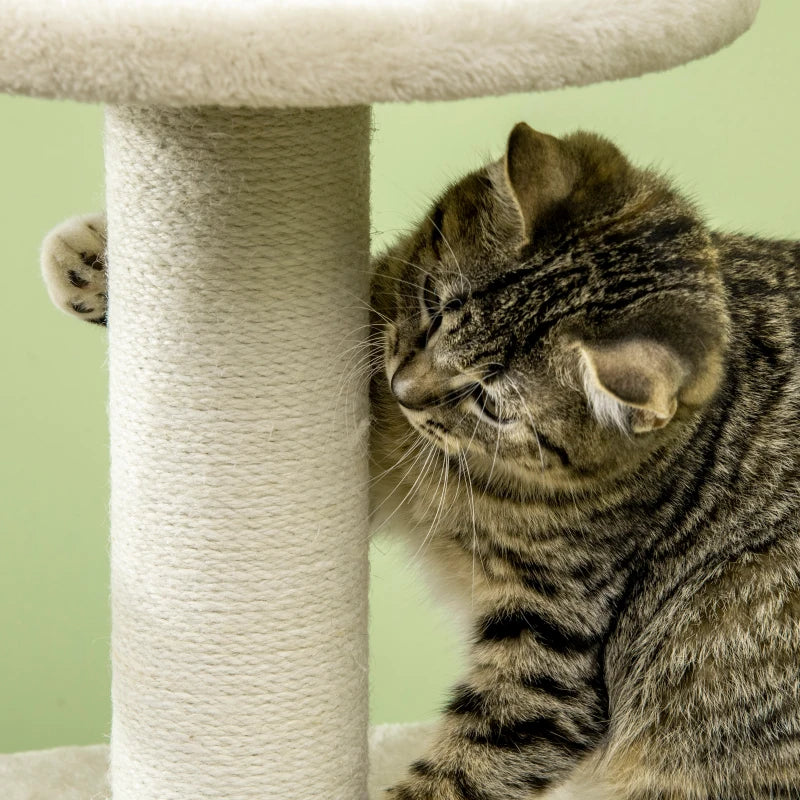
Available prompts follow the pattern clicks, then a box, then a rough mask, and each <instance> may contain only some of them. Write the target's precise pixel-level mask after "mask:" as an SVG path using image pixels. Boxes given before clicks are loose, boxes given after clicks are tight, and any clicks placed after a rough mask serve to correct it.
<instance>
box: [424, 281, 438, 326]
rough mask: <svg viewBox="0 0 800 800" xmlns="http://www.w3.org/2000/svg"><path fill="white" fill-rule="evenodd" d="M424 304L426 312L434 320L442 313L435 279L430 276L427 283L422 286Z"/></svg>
mask: <svg viewBox="0 0 800 800" xmlns="http://www.w3.org/2000/svg"><path fill="white" fill-rule="evenodd" d="M422 302H423V303H424V305H425V310H426V311H427V312H428V316H429V317H430V318H431V319H434V318H435V317H437V316H438V315H439V314H440V313H441V308H440V302H441V301H440V300H439V295H438V294H436V290H435V289H434V288H433V278H431V276H430V275H427V276H426V277H425V283H424V284H423V286H422Z"/></svg>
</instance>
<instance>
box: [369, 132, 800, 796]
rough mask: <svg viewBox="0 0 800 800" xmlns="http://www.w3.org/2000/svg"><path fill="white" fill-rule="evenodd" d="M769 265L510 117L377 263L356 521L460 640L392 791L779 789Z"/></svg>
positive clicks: (793, 332)
mask: <svg viewBox="0 0 800 800" xmlns="http://www.w3.org/2000/svg"><path fill="white" fill-rule="evenodd" d="M526 176H531V177H530V180H528V178H527V177H526ZM526 181H528V182H527V183H526ZM799 256H800V245H797V244H795V243H789V242H767V241H761V240H757V239H752V238H747V237H741V236H725V235H719V234H715V233H712V232H710V231H709V230H708V229H707V228H706V226H705V224H704V222H703V220H702V219H701V218H700V216H699V215H698V213H697V212H696V210H695V209H694V208H693V207H692V205H691V204H689V203H688V202H686V200H684V199H683V198H682V197H681V196H680V194H679V193H677V192H676V191H675V190H674V189H673V188H672V187H671V186H670V185H669V184H668V183H667V182H666V181H665V180H664V179H663V178H662V177H660V176H658V175H656V174H654V173H651V172H649V171H643V170H638V169H635V168H633V167H632V166H631V165H629V163H628V162H627V161H626V160H625V159H624V157H623V156H622V155H621V154H620V153H619V151H618V150H617V149H616V148H615V147H614V146H613V145H611V144H610V143H608V142H606V141H605V140H603V139H600V138H599V137H595V136H592V135H589V134H576V135H573V136H572V137H568V138H566V139H564V140H556V139H553V138H552V137H544V136H543V135H541V134H536V133H535V132H533V131H532V130H531V129H529V128H527V126H518V127H517V128H515V131H514V132H512V136H511V138H510V140H509V148H508V152H507V154H506V156H505V158H504V159H502V160H501V161H500V162H497V163H495V164H490V165H488V166H487V167H485V168H484V169H482V170H479V171H478V172H476V173H473V174H471V175H468V176H467V177H466V178H464V179H463V180H462V181H461V182H459V183H457V184H456V185H454V186H453V187H451V188H450V189H449V190H448V191H447V192H446V193H445V194H444V195H443V196H442V198H440V199H439V201H438V202H437V203H436V204H435V206H434V208H433V209H432V211H431V213H430V215H429V216H428V217H427V218H426V219H425V220H424V221H423V222H422V223H421V225H420V226H419V228H418V230H417V231H415V232H414V233H413V234H411V235H409V236H408V237H406V238H405V239H403V240H402V241H400V242H399V243H397V244H396V245H395V246H394V247H393V248H392V249H390V250H389V251H388V252H387V253H386V254H384V255H383V256H382V257H380V258H379V259H378V260H377V263H376V271H375V278H374V281H373V295H372V302H373V305H374V308H375V312H376V313H375V315H374V320H373V324H374V333H375V336H374V337H373V340H374V341H375V342H377V345H376V347H377V348H378V352H376V353H375V357H376V360H377V362H379V363H380V364H381V368H380V369H379V370H378V371H377V372H376V375H375V378H374V380H373V387H372V392H373V414H374V426H373V455H374V460H375V475H376V478H375V481H376V486H377V489H376V497H375V504H374V506H375V514H376V519H380V518H381V517H384V516H387V517H392V518H394V519H396V518H397V515H402V516H403V517H404V518H405V520H406V523H407V525H406V527H407V536H408V537H409V540H410V542H411V545H412V547H413V551H414V552H418V553H420V554H421V555H422V556H423V558H424V560H425V563H426V564H427V566H428V568H429V569H430V571H431V572H432V574H433V576H434V578H435V579H437V580H438V583H439V585H440V586H441V587H442V588H443V590H444V591H446V592H448V593H450V595H452V596H453V597H454V598H455V599H454V602H455V603H457V604H458V605H460V607H461V608H462V609H463V610H464V613H465V616H466V617H467V618H468V620H469V622H468V624H469V626H470V629H471V637H472V649H471V665H470V668H469V670H468V672H467V674H466V675H465V676H464V678H463V681H462V683H461V684H459V685H458V686H457V687H456V688H455V689H454V691H453V694H452V696H451V699H450V702H449V703H448V704H447V706H446V708H445V710H444V713H443V716H442V720H441V726H440V731H439V735H438V739H437V741H436V744H435V746H434V747H433V749H432V750H431V751H430V752H429V753H428V754H427V755H426V756H425V758H423V759H422V760H420V761H419V762H417V763H415V764H413V765H412V766H411V768H410V771H409V774H408V777H407V779H406V780H405V781H403V782H402V783H401V784H399V785H398V786H396V787H395V788H394V789H393V790H392V791H391V794H392V797H393V798H394V799H395V800H501V798H502V800H517V798H528V797H533V796H536V795H537V794H541V793H542V792H545V791H546V790H548V789H550V788H553V787H555V786H557V785H559V784H561V783H563V782H564V781H566V780H567V779H568V778H569V777H570V776H573V775H575V774H577V773H578V772H580V771H581V770H582V771H583V772H584V773H585V772H586V771H587V770H588V772H589V775H590V777H589V783H590V784H594V785H595V786H596V787H598V790H599V788H600V787H605V790H606V791H607V792H608V796H609V797H617V798H629V799H630V800H650V799H651V798H652V799H653V800H655V798H664V800H667V798H669V799H670V800H672V799H673V798H674V799H675V800H677V799H678V798H698V800H699V798H708V800H711V799H712V798H714V800H717V799H719V800H722V798H726V799H727V800H734V798H736V799H737V800H738V799H739V798H742V800H744V798H767V797H781V798H783V797H785V798H790V797H791V798H800V537H798V525H797V522H798V510H799V509H800V502H799V501H800V498H798V474H797V473H798V468H799V467H800V444H798V433H800V391H798V388H800V387H798V380H800V373H799V370H800V353H798V352H797V351H798V344H797V343H798V333H800V330H799V326H800V313H798V311H797V309H798V307H800V302H798V300H800V298H798V289H799V288H800V287H799V286H798V257H799ZM632 341H645V342H648V343H650V344H649V345H648V347H650V346H651V345H652V347H654V348H662V349H661V350H653V349H650V350H647V349H646V348H645V349H644V350H642V351H641V352H647V353H652V352H655V353H659V352H662V351H663V352H665V353H669V354H671V355H670V356H669V358H670V359H672V361H671V363H673V364H674V365H677V366H675V368H674V369H672V371H671V372H670V369H667V368H664V369H661V367H660V366H659V364H658V363H655V364H654V363H652V362H653V359H651V358H649V357H648V358H645V357H643V356H637V355H636V348H635V347H634V348H631V347H630V343H631V342H632ZM582 347H587V348H592V347H602V348H605V350H604V352H605V353H608V352H610V353H612V359H611V362H610V367H609V368H608V369H607V370H606V372H607V374H608V376H609V377H606V376H605V375H603V376H601V377H600V378H598V377H596V376H595V379H594V380H595V383H591V381H592V379H591V378H587V370H586V366H585V363H584V361H583V360H582V359H581V357H580V354H579V350H580V348H582ZM626 348H627V349H626ZM631 352H632V353H633V355H632V356H631ZM617 354H619V360H618V361H615V360H614V359H616V358H617ZM637 357H638V358H639V361H637ZM642 359H644V361H648V363H644V361H643V360H642ZM655 361H658V359H657V358H656V359H655ZM396 376H398V377H396ZM659 382H661V389H660V390H659V391H661V395H662V397H663V398H666V400H663V399H662V400H661V401H660V406H659V408H661V409H662V410H661V411H660V412H659V414H660V416H659V414H656V413H655V411H654V409H655V408H656V404H655V401H654V400H653V396H654V394H655V388H654V385H655V384H658V383H659ZM670 392H671V393H672V394H670ZM598 398H600V399H598ZM670 398H671V399H672V407H671V408H670V410H669V411H668V412H666V413H665V412H664V411H663V408H665V407H666V406H665V403H666V402H668V401H669V400H670ZM598 406H601V408H598ZM609 409H612V410H609Z"/></svg>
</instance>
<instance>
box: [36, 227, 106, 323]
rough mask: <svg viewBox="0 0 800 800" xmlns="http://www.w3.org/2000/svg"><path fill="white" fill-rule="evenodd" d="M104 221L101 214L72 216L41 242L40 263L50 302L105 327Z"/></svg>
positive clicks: (80, 317)
mask: <svg viewBox="0 0 800 800" xmlns="http://www.w3.org/2000/svg"><path fill="white" fill-rule="evenodd" d="M105 249H106V220H105V216H104V215H103V214H88V215H86V216H82V217H71V218H70V219H68V220H65V221H64V222H62V223H61V224H60V225H58V226H57V227H56V228H54V229H53V230H52V231H50V233H48V234H47V236H46V237H45V240H44V242H42V253H41V264H42V276H43V277H44V282H45V285H46V286H47V291H48V293H49V295H50V299H51V300H52V301H53V303H55V305H56V306H57V307H58V308H60V309H61V310H62V311H66V313H67V314H71V315H73V316H75V317H78V318H79V319H83V320H85V321H87V322H94V323H95V324H97V325H105V324H106V307H107V304H108V295H107V290H106V262H105Z"/></svg>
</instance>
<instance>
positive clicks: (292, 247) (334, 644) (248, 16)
mask: <svg viewBox="0 0 800 800" xmlns="http://www.w3.org/2000/svg"><path fill="white" fill-rule="evenodd" d="M757 7H758V0H639V2H636V3H632V2H631V1H630V0H504V2H503V3H497V2H496V0H447V1H446V2H443V3H431V2H429V1H428V0H394V1H393V2H391V3H377V2H352V0H327V1H326V2H319V1H318V0H297V1H296V2H292V3H286V2H284V1H283V0H241V2H236V3H229V2H225V1H224V0H202V2H201V0H169V1H167V0H127V1H126V2H119V0H58V2H54V0H0V42H1V43H2V47H0V90H4V91H10V92H17V93H27V94H33V95H38V96H44V97H70V98H73V99H80V100H88V101H100V102H105V103H109V104H111V106H110V108H109V109H108V112H107V125H106V165H107V173H108V223H109V243H108V255H109V258H108V261H109V264H108V269H109V273H108V277H109V284H110V297H111V305H110V307H109V324H110V335H109V348H110V349H109V364H110V392H111V401H110V418H111V442H112V501H111V523H112V532H111V544H112V546H111V573H112V579H111V590H112V598H111V602H112V622H113V630H112V653H111V660H112V669H113V701H114V702H113V723H112V731H111V746H110V764H111V771H110V780H109V783H108V785H107V784H106V778H105V765H106V758H105V755H106V754H105V751H104V750H103V749H102V748H96V747H94V748H65V749H58V750H54V751H49V752H41V753H24V754H17V755H11V756H0V795H1V796H2V797H3V798H4V800H34V799H35V800H97V798H98V797H101V796H105V795H107V794H108V793H109V792H110V794H111V796H112V798H113V800H222V799H223V798H224V799H225V800H234V798H235V799H236V800H273V799H274V800H309V799H310V798H315V799H316V798H320V799H321V798H325V800H328V799H330V800H339V799H341V800H365V798H366V797H367V796H368V794H369V797H370V798H373V799H374V798H377V797H378V796H379V793H380V791H381V789H382V788H383V787H385V786H386V785H389V784H391V783H392V782H393V781H394V780H395V779H397V778H398V777H399V776H400V775H401V773H402V770H403V767H404V765H405V764H406V763H408V761H410V760H411V759H412V757H413V756H414V755H415V754H417V753H418V752H420V751H421V750H422V749H423V748H424V744H425V738H426V736H427V732H426V730H425V729H424V728H422V727H417V726H399V727H380V728H378V729H373V730H372V732H371V735H370V759H371V772H370V775H369V783H367V731H366V719H367V711H366V709H367V672H366V670H367V620H366V588H367V550H366V548H367V531H366V515H367V509H366V497H365V491H366V472H367V453H366V429H367V419H368V417H367V407H366V401H367V398H366V395H365V391H366V389H365V387H363V386H361V387H360V388H359V387H358V386H356V385H354V384H353V383H352V382H350V381H349V380H348V376H346V375H344V371H345V369H346V362H347V352H348V349H349V348H351V347H352V346H354V345H357V344H358V343H359V342H363V341H364V340H365V338H366V327H365V326H366V321H367V320H366V311H365V306H364V303H365V301H366V298H367V266H368V265H367V261H368V259H367V253H368V248H369V241H368V232H369V224H368V208H367V198H368V194H367V192H368V164H369V152H368V135H369V127H370V123H369V110H368V107H367V105H368V104H369V103H373V102H378V101H398V100H414V99H424V100H442V99H455V98H460V97H474V96H480V95H484V94H503V93H506V92H511V91H530V90H534V89H551V88H557V87H561V86H567V85H580V84H587V83H591V82H593V81H600V80H611V79H616V78H623V77H629V76H633V75H639V74H642V73H643V72H646V71H649V70H657V69H666V68H668V67H671V66H675V65H677V64H680V63H683V62H685V61H688V60H690V59H692V58H697V57H699V56H702V55H706V54H708V53H711V52H713V51H714V50H716V49H718V48H720V47H722V46H724V45H726V44H728V43H729V42H731V41H732V40H733V39H735V38H736V37H737V36H738V35H739V34H741V33H742V32H743V31H744V30H746V29H747V28H748V26H749V25H750V23H751V22H752V20H753V18H754V16H755V13H756V10H757ZM270 109H271V110H270ZM278 109H283V110H278ZM410 146H414V144H413V143H410ZM43 302H44V300H43Z"/></svg>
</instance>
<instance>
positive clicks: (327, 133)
mask: <svg viewBox="0 0 800 800" xmlns="http://www.w3.org/2000/svg"><path fill="white" fill-rule="evenodd" d="M369 119H370V112H369V109H368V108H366V107H356V108H336V109H318V110H313V111H308V110H288V111H274V110H273V111H269V110H267V111H265V110H253V109H246V108H245V109H236V110H231V109H227V110H223V109H219V108H199V109H198V108H190V109H158V108H156V109H154V108H130V107H123V108H120V107H113V108H110V109H109V110H108V111H107V114H106V120H107V121H106V154H107V162H108V173H107V192H108V231H109V251H108V256H109V259H108V261H109V272H108V276H109V296H110V299H111V306H110V308H109V318H110V320H111V324H110V327H109V337H110V340H109V344H110V362H109V367H110V395H111V400H110V422H111V448H112V449H111V469H112V480H111V509H112V511H111V531H112V534H111V544H112V547H111V597H112V641H111V652H112V674H113V707H114V720H113V727H112V731H111V788H112V793H113V797H114V798H115V800H117V799H118V798H119V800H173V798H174V800H190V798H199V797H209V798H212V797H213V798H222V797H236V798H241V800H249V799H250V798H252V800H291V799H292V798H297V800H301V798H311V797H319V798H322V797H324V798H331V800H334V798H342V800H352V798H363V797H365V796H366V742H367V639H366V636H365V635H364V634H365V630H366V590H367V539H368V534H367V529H366V524H365V520H366V483H367V481H366V462H365V458H364V454H365V448H366V442H365V439H364V434H365V432H366V419H367V409H366V396H365V393H364V386H363V384H362V385H361V387H357V386H355V385H351V384H344V385H342V373H343V372H344V368H345V362H346V360H347V358H346V355H347V354H346V351H347V350H348V349H350V348H352V346H353V345H354V344H356V343H358V342H360V341H362V340H363V333H364V326H365V324H366V323H367V318H366V310H365V305H364V304H363V301H361V300H360V298H363V297H364V293H365V286H366V283H367V271H368V266H369V264H368V251H369V239H368V215H369V210H368V198H369V169H368V163H369V161H368V156H369ZM337 412H338V413H337ZM348 417H349V418H348ZM354 420H355V421H357V424H356V422H355V421H354ZM201 765H202V767H201ZM265 765H269V768H268V769H266V768H265Z"/></svg>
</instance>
